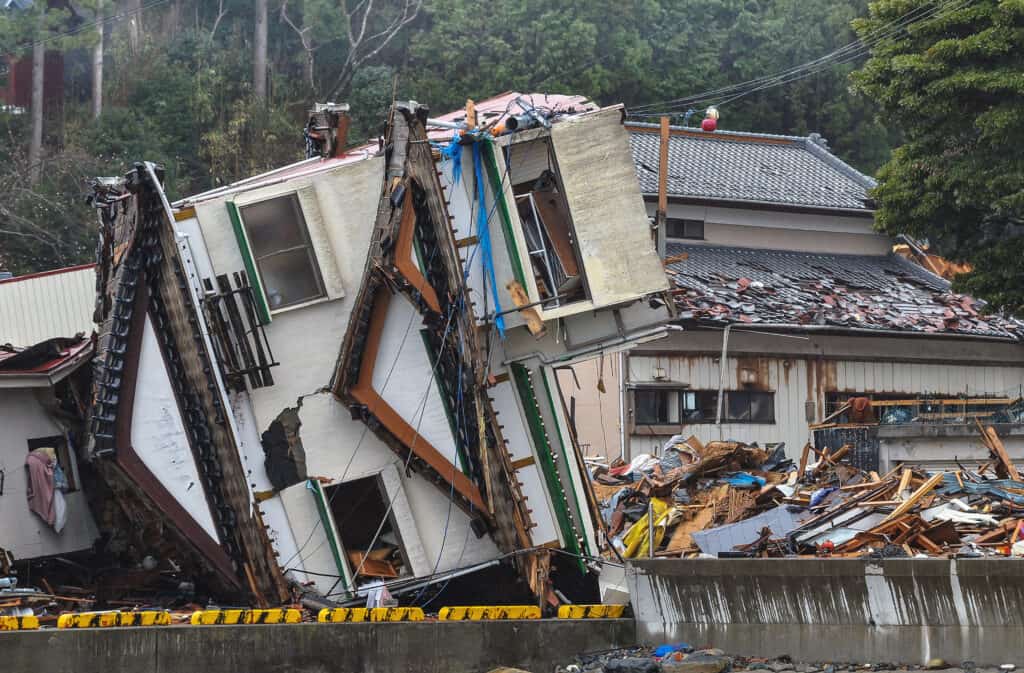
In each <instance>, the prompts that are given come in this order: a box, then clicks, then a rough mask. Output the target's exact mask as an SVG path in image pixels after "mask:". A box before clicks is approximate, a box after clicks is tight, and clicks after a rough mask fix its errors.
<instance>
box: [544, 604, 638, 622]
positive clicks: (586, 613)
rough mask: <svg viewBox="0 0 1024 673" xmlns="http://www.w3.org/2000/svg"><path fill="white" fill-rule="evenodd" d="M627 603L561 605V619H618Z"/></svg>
mask: <svg viewBox="0 0 1024 673" xmlns="http://www.w3.org/2000/svg"><path fill="white" fill-rule="evenodd" d="M625 611H626V606H625V605H559V606H558V618H559V619H618V618H619V617H621V616H622V613H624V612H625Z"/></svg>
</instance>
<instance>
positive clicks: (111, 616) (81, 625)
mask: <svg viewBox="0 0 1024 673" xmlns="http://www.w3.org/2000/svg"><path fill="white" fill-rule="evenodd" d="M170 623H171V613H169V612H166V611H164V610H139V611H137V612H119V611H116V610H110V611H106V612H73V613H67V614H63V615H61V616H60V617H58V618H57V628H58V629H94V628H107V627H111V626H167V625H168V624H170Z"/></svg>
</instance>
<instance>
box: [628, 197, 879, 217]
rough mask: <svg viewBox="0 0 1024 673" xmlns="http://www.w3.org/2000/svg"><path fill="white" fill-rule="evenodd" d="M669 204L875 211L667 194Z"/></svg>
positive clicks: (813, 211)
mask: <svg viewBox="0 0 1024 673" xmlns="http://www.w3.org/2000/svg"><path fill="white" fill-rule="evenodd" d="M643 196H644V199H651V200H654V199H657V198H658V195H657V193H656V192H643ZM668 200H669V202H670V203H686V204H695V205H713V206H718V207H723V208H729V207H732V208H747V209H751V210H772V211H778V212H787V213H811V214H818V215H843V216H847V217H851V216H852V217H862V218H865V219H867V218H871V219H874V217H875V211H874V210H872V209H868V208H835V207H830V206H811V205H801V204H795V203H778V202H775V201H756V200H744V199H716V198H713V197H705V196H681V195H678V194H675V195H673V194H669V195H668Z"/></svg>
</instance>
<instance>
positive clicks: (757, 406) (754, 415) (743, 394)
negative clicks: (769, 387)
mask: <svg viewBox="0 0 1024 673" xmlns="http://www.w3.org/2000/svg"><path fill="white" fill-rule="evenodd" d="M725 404H726V409H725V413H724V414H723V415H724V416H725V418H724V419H723V420H726V419H727V420H729V421H730V422H739V423H774V422H775V393H766V392H759V391H752V390H730V391H727V392H726V393H725Z"/></svg>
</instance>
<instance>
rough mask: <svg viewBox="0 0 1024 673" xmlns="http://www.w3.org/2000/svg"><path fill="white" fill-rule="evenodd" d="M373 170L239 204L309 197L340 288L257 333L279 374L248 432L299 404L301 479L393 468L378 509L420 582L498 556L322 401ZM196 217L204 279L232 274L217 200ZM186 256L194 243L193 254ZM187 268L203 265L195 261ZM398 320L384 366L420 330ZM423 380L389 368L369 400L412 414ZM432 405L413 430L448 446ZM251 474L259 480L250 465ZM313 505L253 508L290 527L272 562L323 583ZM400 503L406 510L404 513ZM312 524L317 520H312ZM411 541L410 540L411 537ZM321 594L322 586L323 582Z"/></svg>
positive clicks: (396, 302)
mask: <svg viewBox="0 0 1024 673" xmlns="http://www.w3.org/2000/svg"><path fill="white" fill-rule="evenodd" d="M383 168H384V163H383V159H381V158H374V159H369V160H366V161H362V162H358V163H353V164H348V165H344V166H341V167H339V168H337V169H334V170H330V171H325V172H322V173H318V174H315V175H312V176H308V177H304V178H299V179H296V180H292V181H290V182H288V183H286V184H280V183H279V184H277V185H273V186H268V187H265V188H260V189H257V190H252V191H249V192H247V193H246V194H245V200H246V201H247V202H252V201H254V200H258V199H260V198H261V197H263V196H265V197H266V198H270V197H272V196H276V195H280V194H282V193H286V192H287V191H295V190H298V189H304V188H310V187H311V188H312V189H313V191H314V193H315V195H316V203H317V208H318V209H319V211H320V212H319V216H320V218H321V221H322V223H323V228H324V231H325V232H326V236H327V245H326V246H325V247H326V249H327V250H328V251H329V254H331V255H332V257H333V259H332V260H331V261H332V262H333V263H334V264H335V265H336V268H337V271H338V275H339V279H338V280H339V281H340V284H341V285H342V286H343V287H344V288H345V296H343V297H340V298H335V299H328V300H320V301H317V302H314V303H311V304H307V305H302V306H298V307H293V308H287V309H284V310H282V311H278V312H275V313H273V315H272V321H271V323H270V324H268V325H266V326H265V332H266V335H267V339H268V341H269V343H270V348H271V350H272V352H273V355H274V358H275V360H276V361H277V362H279V363H281V364H280V366H279V367H276V368H274V370H273V375H274V380H275V384H274V385H273V386H269V387H266V388H259V389H256V390H252V391H250V393H249V399H250V400H251V403H252V408H253V412H254V413H253V416H254V421H255V426H256V428H257V430H259V431H260V432H262V431H263V430H265V429H266V428H267V427H268V426H269V425H270V423H271V422H273V420H274V419H275V418H276V417H277V415H278V414H280V413H281V412H282V411H283V410H284V409H286V408H288V407H294V406H295V405H296V403H297V400H299V399H300V398H302V408H301V410H300V411H299V417H300V419H301V420H302V427H301V429H300V431H299V434H300V437H301V439H302V444H303V448H304V450H305V453H306V468H307V473H308V475H309V476H310V478H318V477H323V478H325V479H327V480H330V481H336V482H341V481H351V480H354V479H359V478H362V477H368V476H373V475H376V474H380V473H382V472H384V471H385V470H396V468H397V470H396V471H397V473H399V474H400V475H401V476H400V478H399V479H391V478H387V479H385V484H386V486H387V488H388V489H389V497H390V498H394V499H395V508H394V516H395V519H396V521H397V523H398V526H399V529H400V531H401V532H402V536H403V540H404V541H405V542H406V546H407V547H409V546H410V544H409V543H410V541H411V540H412V539H414V538H418V539H419V540H420V541H421V544H422V550H421V551H420V550H416V549H409V550H407V551H409V552H410V555H411V556H413V557H414V558H413V559H412V561H413V564H414V566H418V567H416V570H417V571H421V570H422V569H423V568H426V569H427V571H428V572H430V571H433V570H434V567H435V565H436V566H437V571H445V570H449V569H452V568H455V567H461V566H465V565H470V564H472V563H475V562H478V561H481V560H486V559H490V558H494V557H495V556H497V555H498V550H497V547H496V546H495V545H494V542H493V541H492V540H491V539H490V538H489V537H484V538H483V539H477V538H476V536H475V535H474V534H473V533H472V531H471V530H470V519H469V516H468V515H467V514H466V513H465V512H463V511H462V510H461V509H459V508H458V507H454V506H452V507H449V502H450V501H449V500H448V498H447V496H446V494H445V493H442V492H441V491H440V490H439V489H438V488H437V487H436V486H434V485H433V484H431V483H429V482H428V481H427V480H426V479H424V478H423V477H421V476H420V475H418V474H415V473H414V474H412V476H406V475H405V470H404V469H403V468H404V465H403V462H402V460H401V459H400V458H399V457H398V456H397V455H396V454H395V453H394V452H393V451H392V450H391V449H390V448H389V447H388V446H387V445H385V444H384V443H383V442H381V441H380V440H379V439H378V438H377V437H376V436H375V435H374V434H373V433H372V432H370V431H369V430H368V428H367V426H366V425H365V424H364V423H362V422H361V421H358V420H353V419H352V417H351V414H350V412H349V411H348V410H347V409H346V408H345V407H344V406H343V405H342V404H341V403H340V402H338V401H337V400H336V399H334V397H333V396H332V395H330V394H329V393H328V392H326V391H325V387H326V386H328V385H329V383H330V381H331V377H332V375H333V373H334V367H335V364H336V361H337V358H338V353H339V351H340V348H341V344H342V342H343V340H344V338H345V332H346V329H347V327H348V320H349V316H350V314H351V310H352V306H353V305H354V302H355V296H356V293H357V290H358V288H359V286H360V284H361V282H362V276H363V270H364V264H365V260H366V253H367V250H368V248H369V241H370V234H371V233H372V230H373V222H374V221H375V216H376V211H377V205H378V200H379V198H380V189H381V184H382V181H383ZM306 193H308V191H307V192H306ZM304 207H305V205H304ZM196 215H197V219H198V222H199V227H198V231H199V232H201V239H202V243H203V247H205V249H206V251H207V253H208V256H209V261H210V266H211V268H212V269H213V270H214V271H215V272H216V273H231V272H234V271H240V270H242V269H243V268H244V264H243V261H242V257H241V254H240V252H239V250H238V244H237V242H236V239H235V234H234V230H233V229H232V226H231V222H230V219H229V216H228V211H227V207H226V205H225V199H224V198H217V199H212V200H210V201H205V202H202V203H200V204H198V205H197V206H196ZM182 224H183V225H184V227H183V228H186V229H187V228H192V229H193V230H194V229H195V228H194V227H190V226H189V224H188V223H187V222H186V223H182ZM193 235H195V234H193ZM197 247H199V245H198V243H197V242H196V241H193V249H195V248H197ZM322 250H323V248H321V251H322ZM197 257H202V255H199V254H197ZM200 268H202V264H200ZM403 302H404V300H402V299H401V298H397V297H396V298H393V301H392V305H393V306H397V307H398V309H397V310H396V315H397V313H400V312H401V304H402V303H403ZM405 315H406V317H405V319H404V320H402V319H401V316H397V319H395V320H392V319H391V317H389V318H388V323H389V326H388V327H387V328H386V332H387V337H386V338H385V341H386V342H388V343H391V344H392V346H394V348H392V351H394V352H393V353H392V355H397V354H398V351H397V349H398V345H399V344H401V341H402V336H403V335H404V333H405V332H406V331H407V330H408V338H407V339H406V341H405V344H404V345H403V346H402V352H403V353H406V352H408V353H412V352H414V351H415V352H420V353H422V351H423V344H422V341H421V338H420V335H419V329H420V328H421V327H422V325H421V324H420V323H419V321H416V320H414V321H413V322H412V323H411V324H410V322H409V320H408V315H407V314H405ZM399 332H400V333H399ZM392 337H393V338H392ZM390 357H391V356H390V355H386V354H382V355H381V357H380V359H379V364H378V368H380V367H381V366H382V364H380V363H383V364H385V365H386V363H388V362H390ZM387 369H389V367H387V366H384V368H383V371H381V372H376V374H379V375H381V376H383V377H385V378H386V374H387V371H386V370H387ZM423 375H425V374H424V372H416V373H415V374H414V373H413V372H410V371H408V368H404V369H403V368H402V367H401V366H396V368H395V371H394V374H393V376H392V377H391V379H390V380H388V382H387V384H386V385H385V384H384V381H383V380H380V381H377V382H376V383H377V385H376V390H377V392H378V393H380V394H381V395H382V396H383V397H384V398H385V399H391V401H393V402H394V401H398V400H399V398H400V399H401V400H402V401H404V402H409V403H410V404H412V403H414V402H415V401H417V400H418V399H421V396H422V391H423V388H424V386H425V385H426V382H425V381H424V380H423V378H422V376H423ZM376 378H377V376H375V379H376ZM410 395H412V396H413V397H415V398H416V399H415V400H414V399H413V398H412V397H409V396H410ZM406 397H409V399H405V398H406ZM410 400H412V402H410ZM439 404H440V402H439V397H438V395H437V393H436V390H435V391H433V392H432V394H431V395H430V396H429V399H428V406H429V408H428V409H427V410H426V412H425V414H424V417H425V420H424V423H428V422H429V423H431V424H435V425H437V426H438V427H436V428H435V427H433V426H431V427H430V428H421V430H422V431H423V434H424V435H426V436H430V437H435V436H436V435H437V433H439V432H441V431H442V430H443V431H445V432H448V435H449V437H450V431H449V430H448V421H447V417H446V416H445V415H444V413H443V409H442V408H440V407H439ZM427 419H429V420H427ZM435 431H437V432H435ZM438 448H439V449H442V448H443V447H440V446H439V447H438ZM452 453H453V452H452ZM255 462H256V461H251V463H255ZM253 469H254V470H256V471H258V468H256V466H255V465H254V466H253ZM325 485H326V484H325ZM398 489H401V491H402V492H399V490H398ZM313 498H314V494H313V492H312V491H311V490H309V489H307V488H306V487H305V484H299V485H296V486H293V487H291V488H289V489H287V490H286V492H285V497H282V496H276V497H274V498H271V499H270V500H267V501H264V502H263V503H261V508H262V509H264V510H267V509H270V510H277V509H278V508H280V509H281V510H283V511H284V516H280V515H274V516H272V517H269V518H270V519H272V521H268V524H270V525H271V527H272V528H273V526H274V525H275V522H276V525H277V526H278V527H281V526H283V525H285V522H287V523H288V524H289V525H290V528H291V531H290V533H291V534H290V535H289V534H288V531H276V530H273V529H272V530H271V531H270V533H271V537H272V538H275V539H280V540H282V541H286V542H287V543H288V544H286V545H281V546H282V549H280V550H279V551H281V552H283V553H287V552H288V551H290V550H291V546H292V545H296V546H297V549H296V550H295V551H292V552H291V553H287V556H286V557H284V558H282V559H281V560H282V562H284V561H285V560H288V559H290V563H289V564H288V565H289V567H293V568H300V569H301V568H305V569H306V570H309V571H311V572H331V569H330V568H328V569H326V570H325V569H324V567H323V566H324V565H325V564H328V565H330V566H331V567H333V564H334V562H333V558H332V557H331V556H330V554H329V546H328V545H327V544H325V538H324V532H323V527H322V524H320V523H319V515H318V514H316V511H317V510H316V507H315V501H314V500H313ZM405 502H407V503H408V506H404V505H403V503H405ZM314 516H315V517H316V519H315V520H313V519H311V517H314ZM446 528H447V532H445V531H446ZM417 530H418V531H419V532H418V534H415V535H414V533H415V532H416V531H417ZM325 550H327V553H326V554H325ZM310 579H313V578H312V577H310ZM321 579H322V578H321ZM329 584H333V580H331V581H330V582H329Z"/></svg>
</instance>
